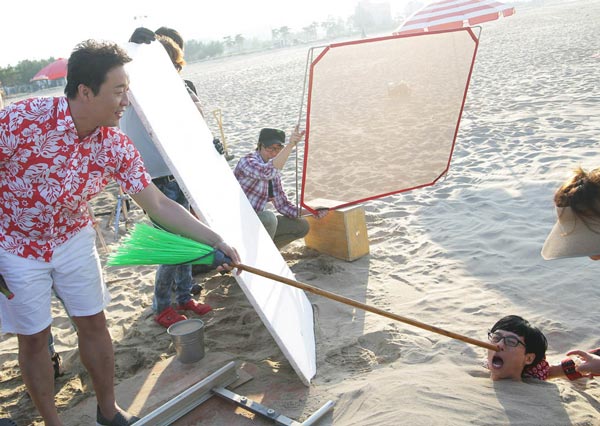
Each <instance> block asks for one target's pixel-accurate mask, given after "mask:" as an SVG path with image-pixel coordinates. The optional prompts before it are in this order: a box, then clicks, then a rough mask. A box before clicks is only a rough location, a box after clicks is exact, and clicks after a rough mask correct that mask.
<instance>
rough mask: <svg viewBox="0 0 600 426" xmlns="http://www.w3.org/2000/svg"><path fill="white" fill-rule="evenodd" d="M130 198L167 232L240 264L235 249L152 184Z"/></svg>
mask: <svg viewBox="0 0 600 426" xmlns="http://www.w3.org/2000/svg"><path fill="white" fill-rule="evenodd" d="M130 196H131V198H133V200H134V201H135V202H136V203H138V204H139V205H140V207H141V208H142V209H144V210H145V211H146V213H147V214H148V216H150V217H151V218H152V220H154V221H155V222H157V223H158V224H159V225H161V226H163V227H164V228H165V229H167V230H169V232H172V233H174V234H178V235H182V236H184V237H187V238H190V239H192V240H195V241H198V242H201V243H204V244H208V245H210V246H213V247H214V248H216V249H219V250H221V251H222V252H223V253H225V254H226V255H227V256H229V257H230V258H231V259H232V260H233V262H234V263H240V257H239V255H238V253H237V250H236V249H235V248H233V247H230V246H229V245H228V244H227V243H225V241H223V238H222V237H221V236H220V235H219V234H217V233H216V232H214V231H213V230H212V229H211V228H209V227H208V226H206V225H205V224H204V223H202V222H200V221H199V220H198V219H196V218H195V217H194V216H193V215H192V214H191V213H190V212H189V211H188V210H186V209H185V208H184V207H183V206H181V205H179V204H178V203H176V202H175V201H173V200H171V199H169V198H168V197H167V196H166V195H164V194H163V193H162V192H160V190H159V189H158V188H157V187H156V186H155V185H154V184H153V183H151V184H150V185H148V186H147V187H146V188H144V189H143V190H142V191H140V192H138V193H136V194H130Z"/></svg>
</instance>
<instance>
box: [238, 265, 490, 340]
mask: <svg viewBox="0 0 600 426" xmlns="http://www.w3.org/2000/svg"><path fill="white" fill-rule="evenodd" d="M232 266H233V267H234V268H238V269H241V270H242V271H247V272H250V273H252V274H256V275H260V276H263V277H265V278H269V279H272V280H274V281H279V282H281V283H283V284H287V285H291V286H292V287H296V288H299V289H302V290H305V291H308V292H310V293H313V294H318V295H319V296H323V297H326V298H328V299H331V300H335V301H337V302H340V303H344V304H346V305H350V306H354V307H355V308H359V309H362V310H363V311H368V312H372V313H374V314H377V315H381V316H383V317H386V318H390V319H393V320H396V321H400V322H404V323H406V324H410V325H413V326H415V327H419V328H422V329H424V330H429V331H432V332H434V333H437V334H442V335H444V336H447V337H450V338H452V339H456V340H460V341H462V342H465V343H469V344H471V345H475V346H480V347H482V348H485V349H490V350H492V351H498V352H499V351H501V349H500V347H499V346H496V345H493V344H491V343H488V342H484V341H481V340H477V339H471V338H470V337H467V336H463V335H461V334H456V333H453V332H451V331H448V330H444V329H442V328H438V327H434V326H432V325H428V324H425V323H422V322H419V321H415V320H412V319H410V318H406V317H403V316H400V315H396V314H393V313H391V312H387V311H384V310H383V309H379V308H375V307H374V306H370V305H367V304H365V303H361V302H358V301H356V300H353V299H349V298H347V297H344V296H340V295H338V294H335V293H331V292H329V291H326V290H322V289H320V288H318V287H314V286H312V285H309V284H305V283H302V282H299V281H295V280H291V279H289V278H286V277H282V276H281V275H276V274H272V273H270V272H266V271H263V270H261V269H257V268H253V267H252V266H248V265H244V264H242V263H234V264H233V265H232Z"/></svg>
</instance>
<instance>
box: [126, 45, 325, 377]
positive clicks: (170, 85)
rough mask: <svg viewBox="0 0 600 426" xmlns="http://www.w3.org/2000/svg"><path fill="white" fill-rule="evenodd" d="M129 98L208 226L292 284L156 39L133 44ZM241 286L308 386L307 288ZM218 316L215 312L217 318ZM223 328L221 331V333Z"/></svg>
mask: <svg viewBox="0 0 600 426" xmlns="http://www.w3.org/2000/svg"><path fill="white" fill-rule="evenodd" d="M126 49H127V51H128V52H129V55H130V56H131V57H132V58H133V61H132V62H130V63H128V64H127V65H126V69H127V72H128V74H129V78H130V100H131V103H132V107H133V108H135V110H136V112H137V114H138V116H139V117H140V120H141V121H142V123H143V124H144V126H145V128H146V130H147V131H148V133H149V134H150V136H151V137H152V140H153V141H154V143H155V144H156V146H157V148H158V149H159V151H160V152H161V154H162V155H163V158H164V159H165V162H166V163H167V165H168V166H169V168H170V169H171V171H172V173H173V175H174V176H175V177H176V179H177V181H178V183H179V185H180V186H181V188H182V190H183V191H184V192H185V194H186V196H187V197H188V199H189V200H190V202H191V204H192V206H193V208H194V211H195V212H196V213H197V214H198V215H199V216H200V217H201V218H202V220H203V221H204V222H206V223H207V224H209V225H210V226H211V227H212V228H213V229H215V230H216V231H217V232H218V233H219V234H220V235H221V236H223V238H225V240H226V241H227V242H228V243H229V244H231V245H233V246H234V247H235V248H236V249H237V250H238V252H239V253H240V257H241V259H242V263H244V264H247V265H249V266H253V267H255V268H258V269H262V270H265V271H268V272H271V273H274V274H277V275H282V276H284V277H287V278H290V279H295V278H294V275H293V273H292V272H291V270H290V269H289V267H288V265H287V264H286V263H285V261H284V259H283V257H282V256H281V254H280V252H279V250H277V248H276V247H275V245H274V244H273V241H272V240H271V238H270V237H269V235H268V234H267V232H266V231H265V229H264V227H263V226H262V224H261V222H260V220H259V219H258V216H257V215H256V213H255V212H254V209H253V208H252V206H251V205H250V203H249V202H248V199H247V198H246V195H245V194H244V192H243V191H242V189H241V188H240V186H239V184H238V182H237V180H236V179H235V177H234V175H233V172H232V171H231V169H230V168H229V165H228V164H227V162H226V161H225V158H224V157H223V156H221V155H219V154H218V153H217V152H216V150H215V148H214V146H213V143H212V140H213V136H212V134H211V132H210V130H209V128H208V126H207V125H206V122H205V121H204V119H203V118H202V116H201V115H200V113H199V112H198V110H197V109H196V106H195V105H194V103H193V102H192V100H191V98H190V96H189V94H188V93H187V91H186V89H185V86H184V84H183V81H182V79H181V77H180V76H179V75H178V74H177V72H176V71H175V68H174V67H173V65H172V63H171V61H170V59H169V57H168V56H167V53H166V51H165V49H164V48H163V47H162V45H161V44H160V43H158V42H153V43H151V44H149V45H146V44H141V45H139V44H135V43H128V44H127V45H126ZM236 280H237V282H238V284H239V286H240V287H241V288H242V290H243V291H244V293H245V295H246V296H247V297H248V300H249V301H250V303H251V304H252V306H253V307H254V309H256V312H257V313H258V315H259V316H260V318H261V319H262V321H263V322H264V324H265V326H266V327H267V329H268V330H269V332H270V333H271V335H272V336H273V338H274V339H275V342H277V344H278V345H279V347H280V348H281V351H282V352H283V353H284V355H285V356H286V357H287V359H288V360H289V362H290V364H291V365H292V367H293V368H294V370H295V371H296V373H297V374H298V376H299V377H300V379H301V380H302V382H303V383H304V384H306V385H307V386H308V385H309V384H310V380H311V379H312V378H313V377H314V375H315V372H316V361H315V341H314V330H313V312H312V306H311V304H310V302H309V301H308V298H307V297H306V295H305V294H304V292H303V291H302V290H299V289H296V288H294V287H290V286H287V285H284V284H281V283H278V282H275V281H271V280H269V279H267V278H264V277H261V276H258V275H253V274H250V273H248V272H242V274H241V275H240V276H236ZM217 315H218V314H217ZM217 331H218V330H217Z"/></svg>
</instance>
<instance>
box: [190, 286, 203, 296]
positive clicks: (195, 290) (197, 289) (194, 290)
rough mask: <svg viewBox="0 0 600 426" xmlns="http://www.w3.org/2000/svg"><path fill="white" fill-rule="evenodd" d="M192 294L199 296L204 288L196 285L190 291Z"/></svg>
mask: <svg viewBox="0 0 600 426" xmlns="http://www.w3.org/2000/svg"><path fill="white" fill-rule="evenodd" d="M190 293H192V294H193V295H194V296H198V295H199V294H200V293H202V286H201V285H200V284H194V285H193V286H192V288H191V289H190Z"/></svg>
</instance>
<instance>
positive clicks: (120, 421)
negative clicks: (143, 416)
mask: <svg viewBox="0 0 600 426" xmlns="http://www.w3.org/2000/svg"><path fill="white" fill-rule="evenodd" d="M139 419H140V418H139V417H136V416H133V415H131V414H129V413H128V412H126V411H118V412H117V414H116V415H115V417H114V418H113V419H112V420H107V419H106V418H105V417H104V416H103V415H102V413H101V412H100V407H96V426H129V425H132V424H134V423H135V422H137V421H138V420H139Z"/></svg>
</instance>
